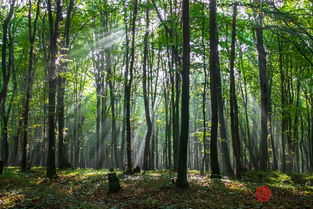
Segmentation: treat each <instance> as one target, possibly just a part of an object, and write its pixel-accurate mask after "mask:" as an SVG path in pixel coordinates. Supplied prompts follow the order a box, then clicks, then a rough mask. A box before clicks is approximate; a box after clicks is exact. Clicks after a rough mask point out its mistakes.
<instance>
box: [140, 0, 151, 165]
mask: <svg viewBox="0 0 313 209" xmlns="http://www.w3.org/2000/svg"><path fill="white" fill-rule="evenodd" d="M149 3H150V1H149V0H147V4H149ZM149 21H150V20H149V7H148V6H147V8H146V33H145V37H144V52H143V53H144V54H143V70H142V73H143V78H142V87H143V98H144V106H145V114H146V123H147V133H146V139H145V148H144V156H143V169H144V170H147V169H148V163H149V152H150V140H151V136H152V121H151V117H150V104H149V103H150V102H149V93H150V92H149V89H148V88H147V80H148V79H149V75H147V70H148V69H147V68H148V65H147V63H148V53H149V50H148V37H149Z"/></svg>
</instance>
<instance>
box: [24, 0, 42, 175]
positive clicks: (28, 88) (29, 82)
mask: <svg viewBox="0 0 313 209" xmlns="http://www.w3.org/2000/svg"><path fill="white" fill-rule="evenodd" d="M28 4H29V9H28V34H29V43H30V46H29V60H28V71H27V75H26V92H25V103H24V107H23V114H22V115H23V116H22V117H23V122H24V123H23V146H22V160H21V170H22V171H23V172H25V171H26V170H27V166H26V164H27V151H28V150H27V149H28V116H29V103H30V99H31V91H32V88H33V76H34V71H35V68H34V66H33V61H34V42H35V37H36V31H37V29H36V27H37V20H38V16H39V9H40V7H39V4H40V0H37V9H36V17H35V20H34V25H33V27H32V1H31V0H29V1H28Z"/></svg>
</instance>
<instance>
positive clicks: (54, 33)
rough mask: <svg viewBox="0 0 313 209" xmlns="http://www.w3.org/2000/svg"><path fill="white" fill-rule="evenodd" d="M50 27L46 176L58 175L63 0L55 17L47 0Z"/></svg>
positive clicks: (49, 1) (57, 2)
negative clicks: (58, 71)
mask: <svg viewBox="0 0 313 209" xmlns="http://www.w3.org/2000/svg"><path fill="white" fill-rule="evenodd" d="M47 6H48V16H49V27H50V63H49V74H48V86H49V87H48V89H49V96H48V97H49V101H48V103H49V107H48V156H47V164H46V178H55V177H57V173H56V166H55V150H56V147H55V115H56V114H55V94H56V87H57V85H56V84H57V83H56V55H57V52H58V47H57V40H58V37H59V24H60V20H61V17H62V6H61V0H56V11H55V13H56V17H55V20H54V18H53V11H52V5H51V0H48V1H47Z"/></svg>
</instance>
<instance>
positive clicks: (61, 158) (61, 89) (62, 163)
mask: <svg viewBox="0 0 313 209" xmlns="http://www.w3.org/2000/svg"><path fill="white" fill-rule="evenodd" d="M73 7H74V0H70V2H69V5H68V9H67V14H66V22H65V32H64V39H65V44H64V46H63V47H64V48H65V50H63V54H64V55H63V56H64V58H65V60H66V59H68V54H69V47H70V26H71V14H72V10H73ZM67 68H68V63H67V61H65V63H62V66H61V69H62V72H61V73H64V72H66V71H67ZM57 82H58V96H57V106H58V111H57V114H58V142H59V144H58V148H59V150H58V166H59V168H61V169H64V168H67V167H69V166H70V165H69V162H68V159H66V156H67V155H66V152H67V150H66V146H65V144H64V142H65V141H64V108H65V105H64V94H65V82H66V81H65V77H64V75H62V74H60V73H59V75H58V80H57Z"/></svg>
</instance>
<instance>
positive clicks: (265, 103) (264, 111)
mask: <svg viewBox="0 0 313 209" xmlns="http://www.w3.org/2000/svg"><path fill="white" fill-rule="evenodd" d="M256 2H257V3H262V2H261V0H256ZM262 21H263V17H262V14H260V13H258V14H256V24H257V25H256V27H257V28H256V42H257V43H256V45H257V51H258V62H259V79H260V88H261V139H260V169H261V170H263V171H266V170H267V167H268V165H267V163H268V149H267V137H268V129H267V126H268V112H269V97H268V80H267V73H266V69H267V66H266V52H265V49H264V44H263V28H262Z"/></svg>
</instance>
